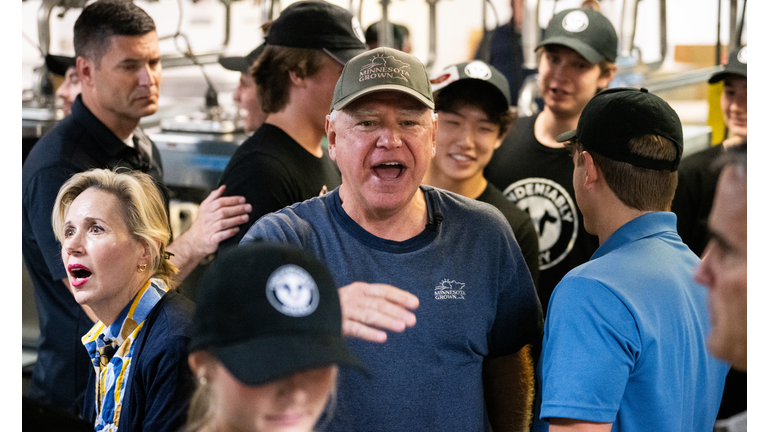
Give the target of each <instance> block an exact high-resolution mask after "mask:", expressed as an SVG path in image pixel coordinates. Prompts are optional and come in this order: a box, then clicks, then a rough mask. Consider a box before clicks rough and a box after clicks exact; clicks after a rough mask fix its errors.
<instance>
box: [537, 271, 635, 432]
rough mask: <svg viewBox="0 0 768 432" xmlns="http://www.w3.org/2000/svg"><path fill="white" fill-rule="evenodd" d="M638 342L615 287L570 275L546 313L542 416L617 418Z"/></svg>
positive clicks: (558, 289) (542, 358)
mask: <svg viewBox="0 0 768 432" xmlns="http://www.w3.org/2000/svg"><path fill="white" fill-rule="evenodd" d="M639 347H640V337H639V334H638V330H637V324H636V322H635V319H634V317H633V315H632V314H631V313H630V311H629V310H628V309H627V307H626V305H625V304H624V302H622V301H621V299H619V298H618V297H617V296H616V295H615V294H614V292H613V291H612V290H610V289H609V288H608V287H606V286H604V285H603V284H601V283H599V282H597V281H594V280H591V279H586V278H582V277H568V276H566V278H564V279H563V281H562V282H561V283H560V284H558V286H557V287H556V288H555V291H554V293H553V294H552V298H551V300H550V303H549V311H548V313H547V322H546V326H545V331H544V341H543V351H542V354H541V359H540V364H539V377H538V378H539V379H540V380H541V385H542V405H541V419H542V420H546V419H547V418H549V417H562V418H573V419H580V420H588V421H596V422H613V421H615V419H616V413H617V412H618V409H619V405H620V403H621V400H622V396H623V394H624V389H625V387H626V384H627V381H628V379H629V374H630V373H631V371H632V370H633V368H634V364H635V359H636V358H637V357H638V356H639Z"/></svg>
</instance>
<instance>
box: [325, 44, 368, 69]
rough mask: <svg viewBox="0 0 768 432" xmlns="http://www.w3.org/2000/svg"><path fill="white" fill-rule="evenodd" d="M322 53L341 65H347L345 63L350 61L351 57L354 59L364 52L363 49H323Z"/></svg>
mask: <svg viewBox="0 0 768 432" xmlns="http://www.w3.org/2000/svg"><path fill="white" fill-rule="evenodd" d="M323 51H324V52H325V53H326V54H328V55H329V56H331V57H333V59H334V60H336V61H337V62H339V63H341V64H342V65H345V64H347V62H348V61H350V60H352V58H353V57H356V56H357V55H359V54H362V53H364V52H365V50H364V49H360V48H348V49H328V48H323Z"/></svg>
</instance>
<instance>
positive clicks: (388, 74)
mask: <svg viewBox="0 0 768 432" xmlns="http://www.w3.org/2000/svg"><path fill="white" fill-rule="evenodd" d="M370 61H371V62H370V63H368V64H366V65H364V66H363V67H361V68H360V77H359V79H358V81H359V82H365V81H368V80H375V79H401V80H403V81H406V82H408V79H409V78H410V76H411V75H410V74H409V73H408V69H409V68H410V67H411V65H409V64H408V63H406V62H404V61H400V60H398V59H396V58H395V56H391V55H389V56H387V55H384V54H383V53H378V54H376V55H374V56H373V57H371V58H370Z"/></svg>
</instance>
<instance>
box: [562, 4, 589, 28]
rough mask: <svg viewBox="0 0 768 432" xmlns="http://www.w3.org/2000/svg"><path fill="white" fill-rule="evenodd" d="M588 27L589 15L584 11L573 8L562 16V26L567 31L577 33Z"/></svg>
mask: <svg viewBox="0 0 768 432" xmlns="http://www.w3.org/2000/svg"><path fill="white" fill-rule="evenodd" d="M587 27H589V17H587V14H586V13H584V11H580V10H575V11H573V12H571V13H569V14H568V15H566V16H565V17H564V18H563V28H564V29H565V30H568V31H569V32H573V33H578V32H581V31H584V30H586V29H587Z"/></svg>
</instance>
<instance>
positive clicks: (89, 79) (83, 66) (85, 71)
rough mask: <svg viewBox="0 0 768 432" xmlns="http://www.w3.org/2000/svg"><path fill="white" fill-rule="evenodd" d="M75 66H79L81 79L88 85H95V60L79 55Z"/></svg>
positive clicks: (78, 70) (78, 71) (78, 72)
mask: <svg viewBox="0 0 768 432" xmlns="http://www.w3.org/2000/svg"><path fill="white" fill-rule="evenodd" d="M75 68H77V74H78V75H79V76H80V81H81V82H82V83H83V84H85V85H87V86H88V87H93V79H94V77H93V74H94V71H95V70H96V64H95V63H94V62H93V60H91V59H87V58H85V57H83V56H78V57H77V59H76V60H75Z"/></svg>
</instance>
